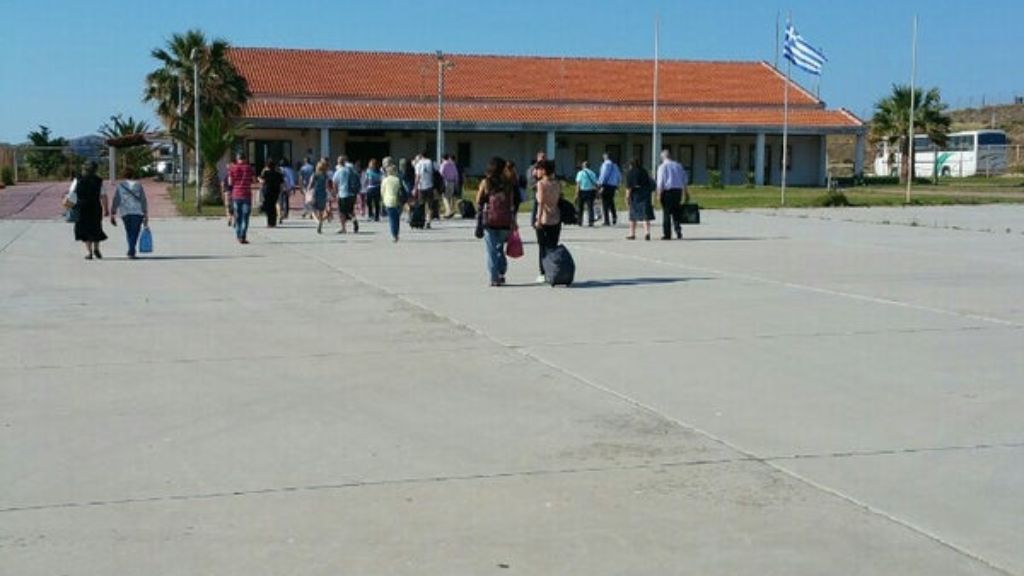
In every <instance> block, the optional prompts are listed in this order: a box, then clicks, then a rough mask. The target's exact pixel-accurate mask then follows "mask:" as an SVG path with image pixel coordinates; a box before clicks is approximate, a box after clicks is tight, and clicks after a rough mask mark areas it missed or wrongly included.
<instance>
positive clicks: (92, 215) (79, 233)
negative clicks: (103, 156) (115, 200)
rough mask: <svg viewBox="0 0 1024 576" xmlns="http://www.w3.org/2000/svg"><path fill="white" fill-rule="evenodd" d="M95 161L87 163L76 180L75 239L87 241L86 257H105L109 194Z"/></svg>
mask: <svg viewBox="0 0 1024 576" xmlns="http://www.w3.org/2000/svg"><path fill="white" fill-rule="evenodd" d="M97 168H98V166H97V165H96V163H95V162H88V163H86V164H85V166H84V169H83V171H82V175H81V176H79V177H78V180H76V181H75V195H77V196H78V202H77V203H76V206H77V207H78V220H77V221H76V222H75V240H76V241H78V242H85V252H86V254H85V259H86V260H92V259H93V257H96V258H103V254H102V253H100V242H103V241H104V240H106V239H107V235H106V234H104V233H103V219H104V218H106V217H107V216H109V215H110V205H109V204H108V203H107V195H106V194H105V193H104V192H103V180H102V179H101V178H100V177H99V176H97V175H96V170H97Z"/></svg>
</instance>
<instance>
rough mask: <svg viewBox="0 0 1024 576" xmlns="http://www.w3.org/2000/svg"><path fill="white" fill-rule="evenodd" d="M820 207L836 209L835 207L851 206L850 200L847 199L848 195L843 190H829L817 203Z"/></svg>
mask: <svg viewBox="0 0 1024 576" xmlns="http://www.w3.org/2000/svg"><path fill="white" fill-rule="evenodd" d="M816 203H817V204H818V205H819V206H826V207H835V206H850V205H851V204H850V199H849V198H847V197H846V194H844V193H843V191H842V190H839V189H835V190H829V191H828V193H827V194H825V195H824V196H822V197H821V198H819V199H818V201H817V202H816Z"/></svg>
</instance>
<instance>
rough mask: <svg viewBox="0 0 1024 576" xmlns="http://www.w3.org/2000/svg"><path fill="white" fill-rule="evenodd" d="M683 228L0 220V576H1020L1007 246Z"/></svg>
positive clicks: (1011, 279)
mask: <svg viewBox="0 0 1024 576" xmlns="http://www.w3.org/2000/svg"><path fill="white" fill-rule="evenodd" d="M943 214H946V213H943ZM944 217H948V218H951V219H954V220H956V219H957V218H962V219H963V220H964V221H965V222H967V221H970V222H983V221H984V220H985V219H990V220H991V221H992V222H1006V221H1012V222H1021V221H1024V208H1022V207H1015V206H1003V207H981V208H964V209H963V212H960V216H959V217H957V216H955V215H949V216H944ZM705 221H706V222H705V224H703V225H702V226H700V227H699V228H696V229H692V230H688V232H689V233H690V236H689V239H688V240H687V241H685V242H657V241H655V242H650V243H645V242H626V241H625V240H623V239H622V237H623V236H624V234H625V232H624V230H623V229H622V228H617V229H612V230H610V229H601V228H599V229H593V230H590V229H582V230H581V229H575V228H574V229H571V230H568V231H567V232H566V234H565V236H566V238H565V241H566V243H567V244H568V245H569V246H570V247H571V249H572V250H573V252H574V254H575V255H576V257H577V260H578V264H579V270H580V274H579V284H578V286H576V287H575V288H572V289H550V288H547V287H543V286H534V285H530V281H531V280H532V278H533V277H534V276H535V275H536V270H535V265H536V264H535V261H534V260H533V257H535V254H536V252H535V246H533V245H531V244H527V246H526V248H527V256H526V258H525V259H523V260H522V261H517V262H515V263H513V266H512V270H511V276H510V280H511V282H512V284H513V286H510V287H507V288H501V289H491V288H487V287H486V280H487V279H486V276H485V274H484V270H483V250H482V247H481V246H480V243H479V242H477V241H475V240H473V239H472V238H471V233H470V228H469V226H468V225H464V224H462V223H448V224H446V225H444V226H443V227H441V229H439V230H434V231H429V232H420V233H410V232H406V233H405V234H404V236H403V239H402V241H401V242H400V243H398V244H397V245H394V244H392V243H391V242H390V241H389V239H388V238H387V237H386V234H385V233H384V232H383V231H382V229H381V227H380V226H375V225H367V226H365V227H364V229H365V230H366V233H365V234H360V235H358V236H353V235H348V236H338V235H324V236H317V235H316V234H315V233H314V232H313V230H312V229H311V228H310V225H309V224H307V223H305V222H291V223H288V225H286V226H285V227H284V228H281V229H278V230H263V229H260V228H257V229H255V230H254V232H253V234H252V239H253V244H251V245H249V246H240V245H238V244H236V243H234V242H232V241H231V238H230V233H229V231H228V229H227V227H225V226H224V224H223V223H221V222H215V221H192V220H166V221H157V222H155V223H154V225H153V228H154V233H155V239H156V246H157V250H158V252H157V256H156V257H154V258H149V259H144V260H140V261H136V262H129V261H127V260H124V259H121V258H117V257H115V255H116V254H117V253H118V252H119V250H118V249H117V246H118V242H120V236H119V234H120V230H118V231H117V233H116V234H113V235H112V237H113V238H114V239H113V240H112V242H111V244H110V245H109V246H108V248H107V250H106V252H107V254H108V258H107V259H105V260H103V261H92V262H86V261H84V260H82V259H81V257H80V254H79V250H78V249H77V247H75V246H72V245H71V243H70V238H69V236H70V232H69V231H68V229H67V227H66V226H65V225H62V224H60V223H55V222H54V223H50V222H24V221H5V222H0V406H2V407H3V409H2V411H0V455H2V456H0V458H2V466H0V487H2V488H0V566H2V567H3V570H0V572H3V573H9V574H18V575H25V574H74V575H78V574H88V575H93V574H95V575H101V574H102V575H108V574H138V573H160V574H181V575H194V574H244V575H247V576H248V575H253V574H268V575H269V574H284V573H290V574H323V575H328V574H474V575H475V574H489V573H493V574H513V573H519V574H587V575H592V574H751V575H763V574H787V575H818V574H900V575H911V574H921V575H929V576H933V575H945V574H1024V424H1022V420H1021V416H1020V415H1021V414H1022V413H1024V395H1022V394H1021V391H1020V383H1021V374H1024V352H1022V351H1024V305H1022V304H1021V288H1020V287H1021V285H1022V284H1024V236H1021V235H1020V234H1014V233H1011V234H1007V233H1005V232H998V233H997V232H995V231H989V232H983V231H971V230H964V229H954V228H951V227H939V226H936V227H924V226H909V225H906V226H896V225H879V224H875V223H868V222H858V221H852V222H847V221H843V220H841V219H840V220H825V219H821V218H812V217H807V218H800V217H791V216H790V215H788V213H718V212H708V213H706V214H705ZM957 221H959V220H957ZM1000 225H1001V224H1000ZM978 228H979V229H984V228H992V229H994V228H995V226H994V225H993V226H991V227H988V226H978Z"/></svg>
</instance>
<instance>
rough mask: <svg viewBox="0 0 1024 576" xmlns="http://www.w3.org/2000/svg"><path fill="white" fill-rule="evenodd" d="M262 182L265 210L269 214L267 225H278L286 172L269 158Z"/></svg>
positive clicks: (261, 177) (271, 226)
mask: <svg viewBox="0 0 1024 576" xmlns="http://www.w3.org/2000/svg"><path fill="white" fill-rule="evenodd" d="M260 183H261V184H262V185H263V190H262V192H263V211H264V212H265V213H266V214H267V227H268V228H274V227H276V226H277V222H278V220H277V203H278V200H279V199H280V198H281V186H282V185H283V184H284V174H282V173H281V171H280V170H278V169H277V162H274V161H273V160H269V159H268V160H267V166H266V167H265V168H264V169H263V172H260Z"/></svg>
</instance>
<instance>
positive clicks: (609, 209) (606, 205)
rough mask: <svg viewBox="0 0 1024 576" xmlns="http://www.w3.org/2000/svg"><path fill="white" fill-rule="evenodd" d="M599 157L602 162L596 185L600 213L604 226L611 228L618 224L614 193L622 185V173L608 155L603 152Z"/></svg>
mask: <svg viewBox="0 0 1024 576" xmlns="http://www.w3.org/2000/svg"><path fill="white" fill-rule="evenodd" d="M601 157H602V158H603V159H604V161H603V162H601V172H600V174H599V175H598V177H597V185H598V186H600V188H601V213H602V214H603V215H604V225H605V226H613V225H615V224H618V223H619V215H618V214H617V213H616V212H615V193H616V192H617V191H618V190H619V184H621V183H622V171H621V170H619V166H618V165H617V164H616V163H615V160H614V159H613V158H612V157H611V155H610V154H608V153H607V152H605V153H604V154H603V155H602V156H601Z"/></svg>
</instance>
